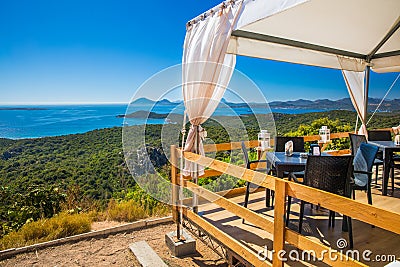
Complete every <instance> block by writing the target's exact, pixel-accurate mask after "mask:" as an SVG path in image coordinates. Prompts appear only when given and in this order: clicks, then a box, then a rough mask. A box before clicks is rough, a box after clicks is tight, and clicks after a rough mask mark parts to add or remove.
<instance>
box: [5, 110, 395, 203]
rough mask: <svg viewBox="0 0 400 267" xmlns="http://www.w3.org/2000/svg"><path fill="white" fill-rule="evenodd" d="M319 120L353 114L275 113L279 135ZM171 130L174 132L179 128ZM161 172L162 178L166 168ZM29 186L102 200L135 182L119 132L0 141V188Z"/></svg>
mask: <svg viewBox="0 0 400 267" xmlns="http://www.w3.org/2000/svg"><path fill="white" fill-rule="evenodd" d="M322 117H328V118H330V119H332V120H335V119H338V120H339V121H340V123H342V124H347V125H349V126H351V128H353V127H354V124H355V120H356V115H355V113H354V112H350V111H330V112H323V113H308V114H298V115H288V114H275V119H276V126H277V130H278V133H279V134H286V133H288V132H290V131H296V130H297V128H298V126H299V125H300V124H311V122H312V121H314V120H316V119H318V118H322ZM242 119H243V121H244V122H245V125H247V126H250V128H251V129H252V131H251V132H250V134H249V136H250V138H254V139H255V138H256V134H257V132H258V129H257V128H256V127H253V126H254V125H252V124H254V120H253V118H252V116H244V117H243V118H242ZM399 122H400V116H399V114H397V113H396V114H390V113H383V114H378V115H376V116H375V118H374V119H373V120H372V122H371V124H370V125H369V126H370V127H372V128H374V127H391V126H395V125H398V124H399ZM132 127H138V126H132ZM171 127H177V126H173V125H171ZM204 127H205V128H206V129H207V131H208V137H209V138H210V139H213V140H214V141H215V142H216V143H221V142H228V141H229V137H228V136H227V135H226V132H225V131H224V130H223V129H221V127H220V126H219V125H218V124H216V123H213V122H209V123H206V124H205V125H204ZM133 129H135V128H133ZM160 129H161V125H148V126H146V137H147V140H146V144H147V146H148V147H150V148H151V149H153V150H151V151H153V152H154V154H155V155H156V157H155V158H156V159H157V160H158V161H159V160H160V159H162V160H163V161H164V159H163V158H162V157H161V156H162V155H161V156H160V155H159V154H160V152H159V146H160ZM176 131H177V132H179V129H176ZM138 135H140V131H138ZM157 153H158V154H157ZM156 163H157V162H156ZM165 173H168V169H167V168H166V169H165ZM33 183H35V184H43V185H49V184H60V186H62V187H63V188H67V187H68V186H71V185H78V186H79V187H80V189H81V191H82V192H83V194H85V195H87V196H89V197H91V198H94V199H104V200H106V199H109V198H111V197H118V196H119V195H120V194H123V193H124V192H126V190H127V189H128V188H130V189H131V188H133V186H134V184H135V182H134V179H133V178H132V176H131V175H130V173H129V171H128V169H127V167H126V163H125V160H124V155H123V150H122V129H121V127H115V128H109V129H102V130H95V131H91V132H88V133H85V134H73V135H66V136H58V137H45V138H37V139H22V140H9V139H0V186H8V187H10V188H11V189H12V190H15V191H16V192H18V191H23V190H25V189H26V188H27V187H28V186H29V185H31V184H33Z"/></svg>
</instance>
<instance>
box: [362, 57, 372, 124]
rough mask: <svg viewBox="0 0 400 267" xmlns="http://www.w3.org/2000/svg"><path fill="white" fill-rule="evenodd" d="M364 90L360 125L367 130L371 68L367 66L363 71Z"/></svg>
mask: <svg viewBox="0 0 400 267" xmlns="http://www.w3.org/2000/svg"><path fill="white" fill-rule="evenodd" d="M365 72H366V73H365V88H364V119H363V121H362V124H364V125H365V128H367V114H368V93H369V92H368V91H369V76H370V75H369V74H370V72H371V67H370V66H369V65H368V66H367V68H366V70H365Z"/></svg>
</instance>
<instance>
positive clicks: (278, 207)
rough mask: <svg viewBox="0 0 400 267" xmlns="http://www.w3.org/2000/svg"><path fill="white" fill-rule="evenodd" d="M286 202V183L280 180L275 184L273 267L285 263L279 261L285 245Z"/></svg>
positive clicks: (279, 266) (278, 266) (280, 266)
mask: <svg viewBox="0 0 400 267" xmlns="http://www.w3.org/2000/svg"><path fill="white" fill-rule="evenodd" d="M285 202H286V183H285V181H284V180H282V179H280V180H277V181H276V182H275V208H274V228H273V229H274V243H273V247H274V251H275V253H274V254H273V258H272V266H274V267H282V266H283V261H281V260H280V259H279V257H280V256H281V255H280V253H279V251H282V250H283V248H284V245H285V229H286V227H285Z"/></svg>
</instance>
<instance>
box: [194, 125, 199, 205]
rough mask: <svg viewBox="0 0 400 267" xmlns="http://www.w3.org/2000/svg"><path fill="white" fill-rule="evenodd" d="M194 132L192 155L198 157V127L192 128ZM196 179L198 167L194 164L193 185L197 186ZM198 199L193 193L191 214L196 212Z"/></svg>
mask: <svg viewBox="0 0 400 267" xmlns="http://www.w3.org/2000/svg"><path fill="white" fill-rule="evenodd" d="M194 130H195V138H194V149H195V151H194V153H196V154H198V155H200V151H199V143H200V140H199V137H200V135H199V126H198V125H195V126H194ZM198 178H199V165H198V164H197V163H195V164H194V172H193V183H195V184H198ZM198 202H199V201H198V198H197V195H196V194H195V193H193V202H192V205H193V212H194V213H197V212H198V206H197V205H198Z"/></svg>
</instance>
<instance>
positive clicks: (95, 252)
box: [0, 222, 227, 267]
mask: <svg viewBox="0 0 400 267" xmlns="http://www.w3.org/2000/svg"><path fill="white" fill-rule="evenodd" d="M117 225H118V223H116V222H102V223H98V224H97V225H96V224H94V225H93V229H94V230H99V229H103V228H107V227H112V226H117ZM173 230H175V225H174V224H173V223H170V224H164V225H156V226H153V227H148V228H145V229H140V230H136V231H132V232H129V233H122V234H116V235H110V236H108V237H106V238H99V239H90V240H83V241H79V242H76V243H69V244H65V245H61V246H56V247H50V248H46V249H43V250H38V251H35V252H30V253H24V254H20V255H17V256H15V257H13V258H10V259H7V260H4V261H0V266H1V267H3V266H4V267H6V266H7V267H8V266H53V267H54V266H140V265H139V263H138V262H137V261H136V259H135V257H134V256H133V254H132V252H131V251H130V250H129V248H128V246H129V244H130V243H133V242H137V241H142V240H144V241H146V242H147V243H148V244H149V245H150V247H151V248H152V249H153V250H154V251H155V252H156V253H157V254H158V255H159V256H160V257H161V258H162V259H163V260H164V262H165V263H166V264H167V265H168V266H172V267H177V266H227V265H226V264H225V262H224V261H223V260H222V259H221V258H220V256H218V255H217V254H216V253H214V252H213V251H212V250H211V249H210V248H208V247H207V246H206V245H204V244H203V243H202V242H201V241H200V240H197V245H196V246H197V247H196V248H197V254H195V255H191V256H187V257H185V258H176V257H174V256H172V255H171V253H170V251H169V250H168V248H167V246H166V245H165V240H164V235H165V234H166V233H168V232H171V231H173Z"/></svg>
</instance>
